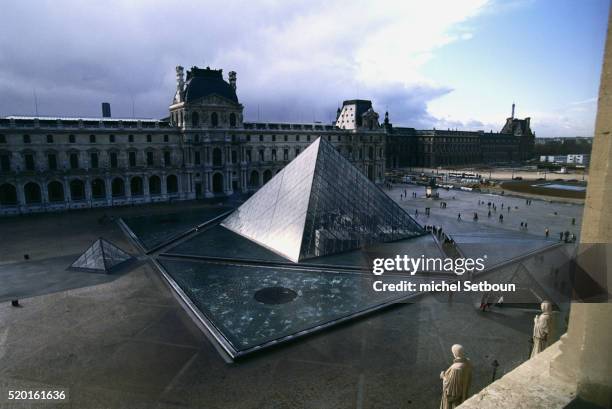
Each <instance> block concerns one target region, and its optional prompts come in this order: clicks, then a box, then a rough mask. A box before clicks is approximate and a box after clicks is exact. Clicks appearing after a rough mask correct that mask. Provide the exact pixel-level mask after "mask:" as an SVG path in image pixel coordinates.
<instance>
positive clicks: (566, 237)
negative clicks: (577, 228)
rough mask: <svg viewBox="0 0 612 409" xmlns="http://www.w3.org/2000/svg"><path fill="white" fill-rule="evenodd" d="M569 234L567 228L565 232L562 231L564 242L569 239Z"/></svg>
mask: <svg viewBox="0 0 612 409" xmlns="http://www.w3.org/2000/svg"><path fill="white" fill-rule="evenodd" d="M569 235H570V232H569V231H567V230H566V231H565V233H563V236H564V237H565V242H566V243H567V242H568V241H569Z"/></svg>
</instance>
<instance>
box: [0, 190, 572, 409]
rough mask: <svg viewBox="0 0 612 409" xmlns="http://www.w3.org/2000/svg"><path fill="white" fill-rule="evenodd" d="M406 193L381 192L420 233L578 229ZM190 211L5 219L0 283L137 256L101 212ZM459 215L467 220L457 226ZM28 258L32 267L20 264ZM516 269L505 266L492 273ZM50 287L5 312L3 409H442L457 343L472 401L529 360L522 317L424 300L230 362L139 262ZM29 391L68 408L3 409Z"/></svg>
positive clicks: (460, 299) (467, 197) (563, 220)
mask: <svg viewBox="0 0 612 409" xmlns="http://www.w3.org/2000/svg"><path fill="white" fill-rule="evenodd" d="M406 188H407V189H408V187H406ZM403 189H404V187H403V186H402V187H401V188H396V189H394V190H393V191H390V192H389V194H390V195H391V196H392V197H393V198H394V199H396V200H397V201H398V202H399V203H400V204H401V205H402V206H404V207H405V208H406V209H407V210H408V211H409V212H410V213H411V214H414V209H416V208H418V209H419V213H422V212H424V208H425V207H430V208H431V212H432V213H431V216H430V217H429V218H426V217H425V216H421V215H420V216H419V217H418V220H419V222H420V223H422V224H440V225H443V226H444V229H445V230H446V231H448V232H450V233H451V234H466V235H470V234H472V235H473V234H476V233H479V232H480V233H482V232H483V231H485V232H491V233H499V232H500V229H502V230H501V231H508V232H509V233H512V234H517V233H518V234H525V235H526V237H527V236H528V235H530V234H535V235H539V236H541V237H543V229H544V227H545V226H550V227H549V228H550V230H551V236H552V237H554V234H555V233H556V232H557V231H561V230H565V229H569V228H570V226H571V218H572V217H576V226H574V229H573V230H572V231H574V232H575V233H576V234H577V233H578V230H579V229H578V227H579V224H580V219H579V216H580V215H581V213H582V207H581V206H576V205H565V204H559V203H547V202H542V203H539V202H538V203H536V200H534V201H533V204H532V205H531V206H525V204H524V200H521V199H508V198H505V197H504V198H503V199H499V197H492V199H491V200H494V199H495V200H496V203H500V202H501V201H504V203H511V205H512V206H513V209H512V210H511V216H509V217H508V219H507V220H508V222H507V223H506V221H504V224H503V226H500V225H499V223H498V222H497V219H492V220H487V217H486V210H485V209H486V205H485V206H484V208H483V207H482V206H481V207H480V208H478V205H477V204H476V203H477V200H478V199H477V197H479V196H478V195H476V194H474V193H469V192H460V191H449V192H445V191H440V194H441V200H446V201H447V202H448V207H447V208H446V209H440V208H439V204H438V203H439V201H433V200H430V199H425V198H421V197H420V198H418V199H411V197H410V196H411V191H410V190H408V198H407V199H406V200H400V199H399V195H400V192H403ZM415 189H417V192H422V193H424V188H421V187H419V188H415ZM447 195H448V196H447ZM452 196H455V199H452ZM487 200H488V199H485V201H487ZM511 201H513V202H511ZM514 201H515V202H514ZM194 206H195V207H198V206H202V205H200V204H193V203H191V204H181V205H176V204H174V205H171V206H147V207H140V208H119V209H105V210H104V211H93V210H92V211H80V212H70V213H62V214H53V215H38V216H29V217H19V218H11V219H2V220H0V230H2V232H3V236H4V233H5V232H6V233H7V235H6V236H5V237H11V240H9V241H8V242H6V245H3V246H1V247H0V260H1V261H0V280H2V281H0V282H2V283H6V282H7V281H5V280H8V279H9V278H10V277H13V278H11V280H13V281H15V280H18V279H19V276H21V275H22V274H23V273H22V271H25V269H26V267H24V265H27V266H32V265H34V266H35V267H27V269H30V276H29V278H28V280H33V279H37V278H36V277H37V274H38V277H40V279H43V278H44V277H45V275H52V274H54V273H53V272H55V274H59V272H60V271H63V270H64V269H65V268H66V267H67V264H66V262H67V261H68V260H69V259H71V257H73V256H74V255H78V254H80V253H81V252H82V251H84V250H85V249H86V248H87V247H88V246H89V245H90V244H91V242H92V241H94V240H95V239H96V238H98V237H99V236H102V237H104V238H106V239H109V240H111V241H112V242H113V243H115V244H117V245H119V246H120V247H122V248H124V249H126V250H128V251H130V252H132V253H134V254H136V249H135V248H134V247H133V246H132V245H131V244H130V242H129V241H128V240H127V239H126V238H125V236H124V235H123V233H122V232H121V230H120V229H119V228H118V226H117V225H116V224H115V223H100V222H99V219H100V217H101V216H102V215H103V214H104V213H106V214H107V215H109V216H112V217H117V216H125V215H137V214H143V213H148V212H166V213H167V212H168V211H177V210H178V211H180V210H181V209H185V208H192V207H194ZM514 206H518V207H519V208H518V209H514ZM474 208H478V210H477V211H479V212H485V214H484V217H483V216H482V215H480V214H479V216H480V217H479V221H478V222H473V221H472V220H471V216H470V215H471V212H473V211H474V210H473V209H474ZM555 211H556V212H557V215H554V212H555ZM458 212H461V213H462V217H463V218H464V220H462V221H457V220H456V218H457V213H458ZM463 214H465V216H463ZM521 220H525V221H527V222H528V225H529V230H528V232H524V231H522V230H520V229H519V226H518V223H520V221H521ZM567 248H569V247H567ZM26 253H28V254H29V255H30V256H31V260H29V261H24V260H23V254H26ZM530 262H531V261H530ZM37 263H38V264H37ZM550 263H551V266H552V265H553V264H554V263H555V260H550ZM559 263H561V261H559ZM36 266H38V267H36ZM551 268H553V267H551ZM22 269H23V270H22ZM515 270H516V267H515V266H507V267H504V268H501V269H500V270H499V271H497V272H495V273H494V274H496V275H498V276H508V275H512V274H514V272H515ZM492 274H493V273H492ZM15 277H17V278H15ZM97 279H98V280H99V278H97ZM54 280H56V281H54V282H53V283H52V284H53V285H55V287H53V285H51V286H50V288H51V289H52V291H48V292H49V293H48V294H44V295H39V296H36V297H32V298H27V299H23V300H22V301H21V304H22V307H21V308H14V307H11V305H10V303H9V302H4V303H1V304H0V408H3V409H4V408H7V409H8V408H23V407H35V408H36V407H53V408H79V409H81V408H130V409H133V408H135V409H137V408H147V409H150V408H160V409H162V408H167V409H169V408H207V409H214V408H294V407H295V408H381V407H389V408H425V409H426V408H437V407H439V396H440V381H439V373H440V371H441V370H443V369H445V368H446V367H448V365H450V363H451V361H452V356H451V354H450V347H451V345H452V344H454V343H461V344H463V345H464V347H465V350H466V353H467V355H468V356H469V357H470V358H471V360H472V362H473V364H474V367H475V372H474V381H473V386H472V392H473V393H475V392H477V391H478V390H480V389H481V388H482V387H484V386H485V385H487V384H488V383H489V382H490V380H491V376H492V370H493V367H492V362H493V360H497V361H498V362H499V364H500V367H499V368H498V369H497V376H498V377H499V376H501V375H503V374H504V373H505V372H508V371H510V370H511V369H513V368H514V367H516V366H517V365H518V364H520V363H521V362H523V361H524V360H525V359H526V358H527V356H528V353H529V343H528V340H529V339H530V334H531V326H532V323H533V314H534V311H532V310H527V309H520V308H503V309H500V308H493V310H492V311H491V312H488V313H481V312H480V311H479V310H478V309H477V308H476V307H475V305H476V304H477V303H478V296H477V295H468V294H465V293H457V294H454V295H453V296H452V297H450V298H449V296H448V295H447V294H430V295H427V296H424V297H422V298H421V299H419V301H418V302H415V303H413V304H398V305H397V306H395V307H392V308H389V309H386V310H384V311H381V312H379V313H375V314H372V315H368V316H366V317H364V318H362V319H359V320H355V321H352V322H350V323H347V324H343V325H341V326H338V327H335V328H332V329H330V330H328V331H324V332H322V333H319V334H316V335H313V336H310V337H306V338H303V339H300V340H298V341H296V342H293V343H289V344H286V345H284V346H281V347H278V348H274V349H270V350H267V351H262V353H260V354H255V355H253V356H251V357H247V358H244V359H242V360H239V361H236V362H234V363H232V364H228V363H226V362H225V361H224V360H223V359H222V358H221V357H220V356H219V354H218V353H217V350H216V348H215V347H214V346H213V345H212V344H211V343H210V342H209V341H208V339H207V338H206V337H205V336H204V335H203V334H202V333H201V332H200V330H199V329H198V328H197V327H196V326H195V324H194V323H193V321H192V320H191V319H190V318H189V316H188V315H187V314H186V313H185V312H184V311H183V309H182V308H181V307H180V305H179V304H178V302H177V301H176V300H175V299H174V297H173V295H172V294H171V292H170V291H169V290H168V288H167V286H166V285H165V283H164V282H163V281H162V278H161V277H160V276H159V273H158V272H157V271H156V270H155V269H154V267H153V266H151V265H149V264H148V263H146V262H144V260H143V261H142V262H141V264H139V265H137V266H136V267H135V268H134V269H133V270H132V271H129V272H123V273H122V274H118V275H116V276H112V277H111V278H110V279H109V281H106V282H101V283H97V282H95V280H94V281H92V282H85V283H80V284H78V285H75V286H73V287H78V286H80V285H86V286H84V287H81V288H71V289H68V290H64V291H61V280H62V277H61V276H60V275H57V276H55V279H54ZM92 280H93V279H92ZM44 287H45V285H42V286H40V288H39V289H38V290H37V291H36V294H40V293H42V292H45V291H44ZM1 288H2V287H0V289H1ZM54 291H57V292H54ZM4 300H8V298H6V297H5V298H4ZM34 388H37V389H40V388H53V389H59V388H66V389H67V390H68V394H69V397H70V399H69V401H68V402H64V403H59V404H45V403H39V404H35V405H34V404H31V403H26V404H23V403H16V402H9V401H7V400H6V393H7V390H9V389H11V390H14V389H34Z"/></svg>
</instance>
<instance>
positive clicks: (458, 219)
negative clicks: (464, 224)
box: [457, 213, 461, 221]
mask: <svg viewBox="0 0 612 409" xmlns="http://www.w3.org/2000/svg"><path fill="white" fill-rule="evenodd" d="M457 221H461V213H458V214H457Z"/></svg>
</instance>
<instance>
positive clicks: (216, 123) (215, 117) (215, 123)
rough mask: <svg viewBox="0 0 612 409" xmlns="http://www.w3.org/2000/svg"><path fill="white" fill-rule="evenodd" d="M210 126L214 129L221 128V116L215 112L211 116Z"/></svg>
mask: <svg viewBox="0 0 612 409" xmlns="http://www.w3.org/2000/svg"><path fill="white" fill-rule="evenodd" d="M210 124H211V125H212V127H213V128H214V127H217V126H219V115H217V113H216V112H213V113H212V114H211V115H210Z"/></svg>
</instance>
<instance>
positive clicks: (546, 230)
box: [544, 227, 550, 238]
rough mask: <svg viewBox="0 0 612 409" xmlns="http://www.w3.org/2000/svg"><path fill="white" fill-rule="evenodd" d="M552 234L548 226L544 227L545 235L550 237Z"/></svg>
mask: <svg viewBox="0 0 612 409" xmlns="http://www.w3.org/2000/svg"><path fill="white" fill-rule="evenodd" d="M549 234H550V230H548V227H547V228H545V229H544V235H545V236H546V238H548V235H549Z"/></svg>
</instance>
